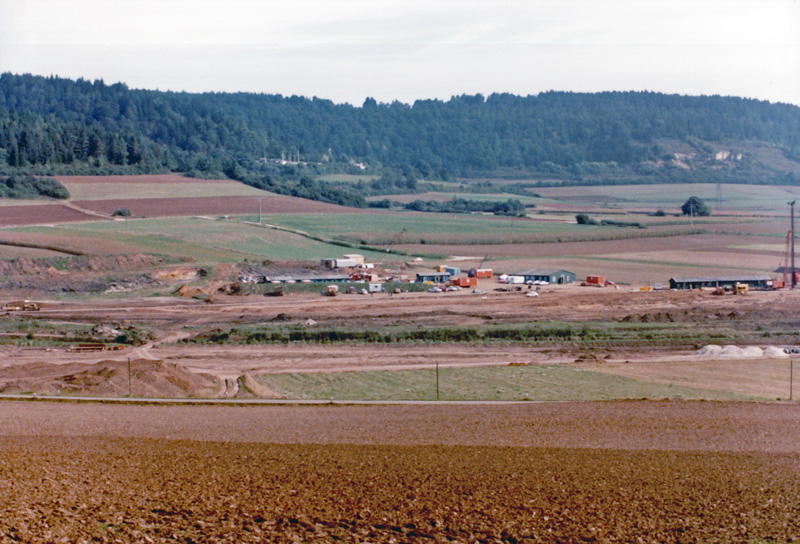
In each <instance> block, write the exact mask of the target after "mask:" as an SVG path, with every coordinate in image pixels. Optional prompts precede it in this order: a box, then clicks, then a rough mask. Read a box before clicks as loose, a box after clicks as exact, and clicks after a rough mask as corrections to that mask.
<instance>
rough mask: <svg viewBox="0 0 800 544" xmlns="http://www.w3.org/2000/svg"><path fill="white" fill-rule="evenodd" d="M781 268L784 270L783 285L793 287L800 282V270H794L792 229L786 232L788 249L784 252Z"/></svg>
mask: <svg viewBox="0 0 800 544" xmlns="http://www.w3.org/2000/svg"><path fill="white" fill-rule="evenodd" d="M780 270H781V271H783V286H782V287H791V286H792V285H797V284H798V283H800V271H797V270H792V231H789V232H787V233H786V249H785V250H784V252H783V261H782V262H781V266H780ZM790 274H791V276H790Z"/></svg>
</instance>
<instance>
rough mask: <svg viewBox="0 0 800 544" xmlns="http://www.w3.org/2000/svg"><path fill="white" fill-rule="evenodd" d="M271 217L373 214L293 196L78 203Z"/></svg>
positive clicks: (164, 213) (156, 213) (161, 212)
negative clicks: (314, 214)
mask: <svg viewBox="0 0 800 544" xmlns="http://www.w3.org/2000/svg"><path fill="white" fill-rule="evenodd" d="M259 200H260V201H261V211H262V213H265V214H270V213H369V211H368V210H360V209H357V208H345V207H344V206H337V205H335V204H326V203H324V202H317V201H315V200H306V199H304V198H295V197H291V196H277V195H276V196H265V197H255V196H199V197H186V198H138V199H129V200H78V201H76V202H75V205H76V206H79V207H80V208H84V209H87V210H91V211H94V212H99V213H106V214H111V213H113V212H114V210H118V209H120V208H128V209H130V211H131V214H132V215H133V216H135V217H176V216H184V215H223V214H228V215H240V214H252V215H258V203H259Z"/></svg>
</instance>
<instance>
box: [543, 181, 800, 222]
mask: <svg viewBox="0 0 800 544" xmlns="http://www.w3.org/2000/svg"><path fill="white" fill-rule="evenodd" d="M720 189H721V195H722V206H721V208H720V209H717V208H718V206H717V202H716V200H717V186H716V185H715V184H713V183H677V184H661V185H608V186H592V187H542V188H538V187H537V188H535V189H531V191H532V192H535V193H537V194H540V195H541V196H542V197H544V198H547V199H551V200H552V199H555V200H558V201H561V202H566V203H570V204H576V205H577V204H581V205H593V206H602V207H608V208H619V209H630V208H650V209H653V210H655V209H658V208H662V209H664V211H666V212H667V213H677V212H678V211H679V209H680V206H681V205H683V203H684V202H686V200H687V199H688V198H689V197H690V196H697V197H700V198H701V199H703V200H704V201H705V202H706V204H708V205H709V206H710V207H711V208H712V210H713V211H714V213H723V214H724V213H726V212H752V213H777V214H786V215H788V213H789V207H788V206H787V202H790V201H792V200H795V199H797V198H798V197H799V196H800V187H794V186H781V185H734V184H722V185H721V187H720Z"/></svg>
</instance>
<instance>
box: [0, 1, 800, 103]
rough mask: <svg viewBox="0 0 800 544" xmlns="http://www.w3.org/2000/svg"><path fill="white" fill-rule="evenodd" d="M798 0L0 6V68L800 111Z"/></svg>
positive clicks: (215, 83)
mask: <svg viewBox="0 0 800 544" xmlns="http://www.w3.org/2000/svg"><path fill="white" fill-rule="evenodd" d="M798 2H799V0H669V1H662V0H485V1H476V0H282V1H272V0H225V1H223V0H0V72H13V73H33V74H37V75H51V74H53V75H59V76H63V77H69V78H73V79H77V78H79V77H82V78H84V79H89V80H94V79H100V78H102V79H103V80H105V82H106V83H109V84H110V83H115V82H118V81H122V82H124V83H126V84H128V85H129V86H130V87H132V88H145V89H160V90H173V91H189V92H203V91H247V92H263V93H278V94H283V95H292V94H298V95H304V96H309V97H310V96H318V97H321V98H329V99H331V100H334V101H335V102H350V103H353V104H356V105H360V104H361V103H362V102H363V101H364V99H365V98H366V97H368V96H370V97H374V98H375V99H377V100H378V101H380V102H391V101H393V100H400V101H402V102H407V103H411V102H413V101H414V100H416V99H418V98H441V99H447V98H449V97H450V96H452V95H456V94H463V93H468V94H475V93H483V94H484V95H488V94H491V93H493V92H510V93H514V94H520V95H528V94H536V93H539V92H542V91H547V90H565V91H590V92H594V91H604V90H651V91H657V92H665V93H679V94H692V95H699V94H721V95H733V96H743V97H750V98H758V99H764V100H770V101H773V102H789V103H793V104H797V105H800V3H798Z"/></svg>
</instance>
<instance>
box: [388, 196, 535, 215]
mask: <svg viewBox="0 0 800 544" xmlns="http://www.w3.org/2000/svg"><path fill="white" fill-rule="evenodd" d="M403 207H404V208H405V209H407V210H412V211H416V212H439V213H474V212H482V213H492V214H495V215H510V216H514V217H522V216H524V215H525V206H524V205H523V204H522V202H520V201H519V200H516V199H513V198H512V199H508V200H506V201H505V202H492V201H486V200H469V199H465V198H454V199H452V200H448V201H446V202H436V201H434V200H414V201H413V202H409V203H408V204H405V205H404V206H403Z"/></svg>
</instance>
